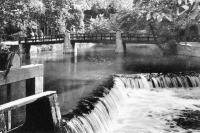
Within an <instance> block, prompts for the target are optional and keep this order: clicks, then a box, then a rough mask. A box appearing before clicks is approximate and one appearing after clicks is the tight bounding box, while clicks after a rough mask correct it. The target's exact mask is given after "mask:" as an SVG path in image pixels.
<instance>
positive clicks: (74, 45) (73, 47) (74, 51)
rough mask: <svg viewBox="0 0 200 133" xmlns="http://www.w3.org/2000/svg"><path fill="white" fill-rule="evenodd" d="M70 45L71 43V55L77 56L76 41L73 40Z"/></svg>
mask: <svg viewBox="0 0 200 133" xmlns="http://www.w3.org/2000/svg"><path fill="white" fill-rule="evenodd" d="M71 45H72V54H73V56H77V54H78V48H77V45H76V43H75V42H71Z"/></svg>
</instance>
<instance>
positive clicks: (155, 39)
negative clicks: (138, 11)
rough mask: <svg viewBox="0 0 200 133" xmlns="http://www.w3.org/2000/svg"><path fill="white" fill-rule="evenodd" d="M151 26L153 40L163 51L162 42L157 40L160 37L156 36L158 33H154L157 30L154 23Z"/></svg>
mask: <svg viewBox="0 0 200 133" xmlns="http://www.w3.org/2000/svg"><path fill="white" fill-rule="evenodd" d="M149 26H150V30H151V32H152V35H153V38H154V41H155V43H156V45H157V46H158V47H159V48H160V49H161V50H163V48H162V46H161V44H160V42H159V41H158V39H157V37H158V36H157V35H156V33H155V31H154V30H155V28H154V27H153V25H152V22H150V23H149Z"/></svg>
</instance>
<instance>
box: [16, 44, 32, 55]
mask: <svg viewBox="0 0 200 133" xmlns="http://www.w3.org/2000/svg"><path fill="white" fill-rule="evenodd" d="M30 49H31V45H29V44H19V51H20V53H21V54H30Z"/></svg>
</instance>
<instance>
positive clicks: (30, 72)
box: [0, 64, 44, 85]
mask: <svg viewBox="0 0 200 133" xmlns="http://www.w3.org/2000/svg"><path fill="white" fill-rule="evenodd" d="M4 74H5V72H4V71H0V85H5V84H9V83H13V82H17V81H22V80H26V79H31V78H35V77H41V76H43V75H44V72H43V65H41V64H37V65H27V66H22V67H20V68H14V69H10V72H9V73H8V75H7V77H6V78H4Z"/></svg>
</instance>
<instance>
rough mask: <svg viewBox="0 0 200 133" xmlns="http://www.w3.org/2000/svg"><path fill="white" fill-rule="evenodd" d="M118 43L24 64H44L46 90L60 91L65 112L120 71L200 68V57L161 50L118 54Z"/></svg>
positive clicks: (36, 57) (131, 50) (131, 49)
mask: <svg viewBox="0 0 200 133" xmlns="http://www.w3.org/2000/svg"><path fill="white" fill-rule="evenodd" d="M114 47H115V46H114V45H113V46H112V45H109V46H107V47H105V46H102V47H94V48H93V49H89V50H84V51H80V50H79V53H78V55H77V56H73V55H71V54H66V55H63V53H62V51H58V52H44V53H39V54H31V56H29V57H23V63H24V64H30V63H32V64H36V63H43V64H44V66H45V67H44V80H45V81H44V83H45V90H56V91H57V92H58V98H59V102H60V105H61V112H62V114H66V113H67V112H68V111H69V110H70V109H71V108H73V107H75V106H76V103H77V102H78V101H79V99H80V98H81V97H85V96H87V95H88V94H89V93H91V92H92V90H94V89H95V88H96V87H97V86H98V85H99V84H100V83H101V82H102V81H103V80H105V79H106V78H108V77H109V76H110V75H112V74H117V73H138V72H169V71H170V72H172V71H188V70H194V71H199V68H200V60H199V58H197V57H188V56H169V57H164V56H162V54H160V53H161V52H160V51H158V50H157V49H155V48H154V47H153V48H150V49H147V48H148V47H144V46H143V47H142V48H140V47H138V46H137V47H135V46H133V47H132V46H128V47H127V49H128V50H127V54H126V55H123V54H121V55H120V54H115V52H114Z"/></svg>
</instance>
